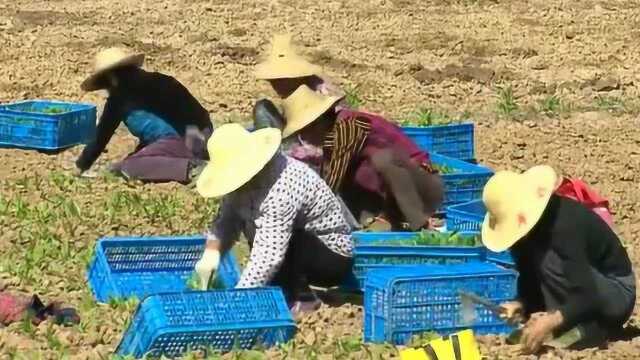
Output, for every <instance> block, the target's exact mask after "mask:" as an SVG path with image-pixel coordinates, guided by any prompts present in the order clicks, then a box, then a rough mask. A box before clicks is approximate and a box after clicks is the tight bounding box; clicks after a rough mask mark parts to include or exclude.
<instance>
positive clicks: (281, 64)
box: [255, 35, 322, 80]
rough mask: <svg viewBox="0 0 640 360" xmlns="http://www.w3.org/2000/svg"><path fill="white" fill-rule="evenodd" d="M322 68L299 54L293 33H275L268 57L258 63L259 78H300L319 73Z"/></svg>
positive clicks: (257, 73) (256, 74) (256, 72)
mask: <svg viewBox="0 0 640 360" xmlns="http://www.w3.org/2000/svg"><path fill="white" fill-rule="evenodd" d="M321 71H322V68H320V66H317V65H313V64H311V63H310V62H308V61H307V60H305V59H304V58H303V57H302V56H300V55H298V54H297V53H296V51H295V49H294V48H293V46H292V45H291V35H275V36H274V37H273V40H272V41H271V51H270V52H269V53H268V55H267V56H266V59H265V60H264V61H263V62H261V63H259V64H258V65H256V69H255V76H256V78H258V79H259V80H273V79H288V78H299V77H305V76H311V75H318V74H320V72H321Z"/></svg>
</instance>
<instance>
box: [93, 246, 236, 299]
mask: <svg viewBox="0 0 640 360" xmlns="http://www.w3.org/2000/svg"><path fill="white" fill-rule="evenodd" d="M204 245H205V238H204V237H203V236H178V237H175V236H174V237H159V236H153V237H111V238H102V239H100V240H98V242H97V243H96V245H95V251H94V256H93V258H92V260H91V262H90V263H89V269H88V271H87V281H88V283H89V287H90V288H91V291H92V293H93V295H94V296H95V298H96V299H97V300H98V301H99V302H108V301H109V299H117V298H129V297H131V296H135V297H137V298H138V299H142V298H144V297H145V296H147V295H152V294H157V293H163V292H173V291H183V290H187V281H188V279H189V277H190V276H191V275H192V273H193V271H194V267H195V264H196V262H197V261H198V260H199V259H200V256H201V255H202V251H203V249H204ZM217 276H218V277H219V279H220V280H221V282H222V284H223V285H224V286H225V288H230V287H234V286H235V284H236V283H237V282H238V279H239V277H240V269H239V267H238V264H237V263H236V260H235V257H234V256H233V254H231V253H227V254H225V255H224V256H223V257H222V259H221V262H220V268H219V269H218V275H217Z"/></svg>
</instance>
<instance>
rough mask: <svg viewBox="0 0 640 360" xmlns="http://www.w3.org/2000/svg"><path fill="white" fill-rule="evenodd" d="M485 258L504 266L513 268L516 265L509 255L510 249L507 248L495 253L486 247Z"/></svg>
mask: <svg viewBox="0 0 640 360" xmlns="http://www.w3.org/2000/svg"><path fill="white" fill-rule="evenodd" d="M486 258H487V261H489V262H492V263H494V264H498V265H501V266H504V267H506V268H510V269H513V268H515V267H516V263H515V261H514V260H513V257H512V256H511V251H509V250H507V251H501V252H499V253H496V252H493V251H490V250H489V249H487V254H486Z"/></svg>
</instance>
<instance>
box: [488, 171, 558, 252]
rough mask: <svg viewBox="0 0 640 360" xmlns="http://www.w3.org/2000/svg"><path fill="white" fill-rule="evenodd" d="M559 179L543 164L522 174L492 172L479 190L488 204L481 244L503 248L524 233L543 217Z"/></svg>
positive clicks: (508, 246) (507, 246)
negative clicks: (481, 190) (482, 188)
mask: <svg viewBox="0 0 640 360" xmlns="http://www.w3.org/2000/svg"><path fill="white" fill-rule="evenodd" d="M558 180H559V177H558V175H557V174H556V172H555V171H554V170H553V168H551V167H549V166H546V165H541V166H535V167H532V168H531V169H529V170H527V171H526V172H524V173H523V174H517V173H514V172H511V171H499V172H497V173H496V174H495V175H493V176H492V177H491V179H489V182H487V185H486V186H485V187H484V192H483V194H482V200H483V201H484V204H485V206H486V207H487V214H486V215H485V218H484V222H483V223H482V242H483V243H484V245H485V246H486V247H487V248H488V249H489V250H491V251H495V252H499V251H504V250H507V249H509V248H510V247H511V246H513V244H515V243H516V242H518V241H519V240H520V239H522V238H523V237H524V236H526V235H527V234H528V233H529V231H531V229H533V227H534V226H535V225H536V223H537V222H538V221H539V220H540V218H541V217H542V214H543V213H544V210H545V209H546V207H547V204H548V202H549V199H550V198H551V195H552V194H553V192H554V191H555V189H556V187H557V185H558Z"/></svg>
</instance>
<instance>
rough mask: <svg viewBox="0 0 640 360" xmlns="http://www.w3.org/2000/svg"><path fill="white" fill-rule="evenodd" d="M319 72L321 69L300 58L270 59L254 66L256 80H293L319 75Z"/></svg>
mask: <svg viewBox="0 0 640 360" xmlns="http://www.w3.org/2000/svg"><path fill="white" fill-rule="evenodd" d="M321 71H322V68H320V67H319V66H317V65H313V64H311V63H309V62H308V61H306V60H304V59H302V58H294V59H291V58H287V59H286V60H278V59H270V60H267V61H264V62H261V63H259V64H258V65H256V68H255V72H254V75H255V77H256V78H257V79H258V80H275V79H293V78H301V77H307V76H312V75H320V73H321Z"/></svg>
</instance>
